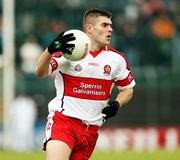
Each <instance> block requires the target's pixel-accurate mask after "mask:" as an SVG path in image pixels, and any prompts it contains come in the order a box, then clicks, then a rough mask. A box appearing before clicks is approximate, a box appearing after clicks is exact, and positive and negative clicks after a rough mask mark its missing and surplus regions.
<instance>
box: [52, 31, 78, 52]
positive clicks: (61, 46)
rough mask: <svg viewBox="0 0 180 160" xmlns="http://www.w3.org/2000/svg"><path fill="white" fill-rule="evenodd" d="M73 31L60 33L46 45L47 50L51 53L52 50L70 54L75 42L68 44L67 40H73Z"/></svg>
mask: <svg viewBox="0 0 180 160" xmlns="http://www.w3.org/2000/svg"><path fill="white" fill-rule="evenodd" d="M75 39H76V38H75V37H74V34H73V33H69V34H66V35H64V32H62V33H60V34H59V35H58V36H57V37H56V38H55V39H54V40H53V41H52V42H51V44H50V45H49V46H48V52H49V53H50V54H53V53H54V52H59V51H61V52H65V53H67V54H72V49H73V48H74V47H75V44H69V43H68V42H70V41H73V40H75Z"/></svg>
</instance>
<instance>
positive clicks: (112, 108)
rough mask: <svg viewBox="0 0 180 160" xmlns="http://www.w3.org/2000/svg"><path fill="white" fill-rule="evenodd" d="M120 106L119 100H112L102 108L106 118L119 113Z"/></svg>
mask: <svg viewBox="0 0 180 160" xmlns="http://www.w3.org/2000/svg"><path fill="white" fill-rule="evenodd" d="M119 107H120V105H119V102H118V101H110V102H109V103H108V106H107V107H105V108H104V109H103V110H102V113H103V114H105V117H104V119H105V120H107V119H109V118H111V117H114V116H115V115H116V114H117V112H118V109H119Z"/></svg>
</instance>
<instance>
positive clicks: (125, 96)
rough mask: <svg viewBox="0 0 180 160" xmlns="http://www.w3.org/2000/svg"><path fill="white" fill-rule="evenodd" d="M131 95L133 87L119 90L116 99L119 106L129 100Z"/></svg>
mask: <svg viewBox="0 0 180 160" xmlns="http://www.w3.org/2000/svg"><path fill="white" fill-rule="evenodd" d="M132 96H133V89H132V88H129V89H126V90H123V91H121V92H120V93H119V94H118V96H117V98H116V101H118V102H119V104H120V107H122V106H124V105H125V104H127V103H128V102H129V101H130V100H131V98H132Z"/></svg>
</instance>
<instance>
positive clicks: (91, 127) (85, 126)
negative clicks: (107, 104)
mask: <svg viewBox="0 0 180 160" xmlns="http://www.w3.org/2000/svg"><path fill="white" fill-rule="evenodd" d="M56 114H58V115H59V116H61V117H63V118H64V119H66V120H68V121H69V122H71V124H73V123H74V124H75V126H76V127H77V126H78V128H82V129H85V130H98V129H99V126H96V125H92V124H88V122H87V121H84V120H81V119H78V118H75V117H70V116H67V115H64V114H62V113H61V112H58V111H56Z"/></svg>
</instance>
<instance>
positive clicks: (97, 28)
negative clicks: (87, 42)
mask: <svg viewBox="0 0 180 160" xmlns="http://www.w3.org/2000/svg"><path fill="white" fill-rule="evenodd" d="M111 25H112V22H111V19H109V18H108V17H104V16H99V17H97V18H96V20H95V23H94V25H92V28H93V30H92V34H91V38H92V40H93V41H94V42H95V43H97V44H99V45H101V46H104V45H109V44H110V40H111V34H112V31H113V30H112V26H111Z"/></svg>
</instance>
